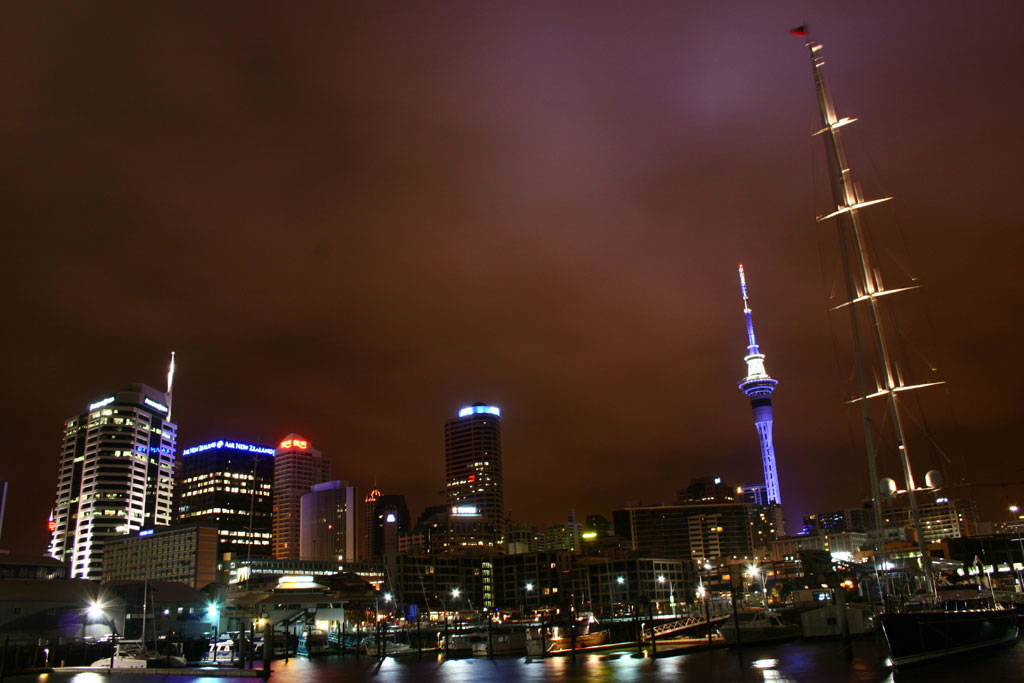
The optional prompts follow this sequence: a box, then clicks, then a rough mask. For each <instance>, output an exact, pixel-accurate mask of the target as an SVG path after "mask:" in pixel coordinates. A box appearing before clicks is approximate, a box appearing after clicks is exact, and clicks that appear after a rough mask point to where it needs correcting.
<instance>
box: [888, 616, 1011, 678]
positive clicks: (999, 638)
mask: <svg viewBox="0 0 1024 683" xmlns="http://www.w3.org/2000/svg"><path fill="white" fill-rule="evenodd" d="M880 620H881V622H882V630H883V632H884V633H885V640H886V642H887V643H888V645H889V652H890V653H891V654H892V660H893V663H894V664H895V665H896V666H897V667H898V666H903V665H906V664H914V663H916V662H924V661H928V660H930V659H937V658H939V657H946V656H949V655H955V654H960V653H963V652H970V651H972V650H978V649H981V648H984V647H991V646H994V645H1002V644H1004V643H1012V642H1013V641H1015V640H1016V639H1017V635H1018V626H1017V614H1016V612H1015V611H1014V610H1009V609H1006V610H994V609H978V610H962V611H955V612H954V611H950V612H944V611H938V610H937V611H922V612H904V613H886V614H883V615H881V617H880Z"/></svg>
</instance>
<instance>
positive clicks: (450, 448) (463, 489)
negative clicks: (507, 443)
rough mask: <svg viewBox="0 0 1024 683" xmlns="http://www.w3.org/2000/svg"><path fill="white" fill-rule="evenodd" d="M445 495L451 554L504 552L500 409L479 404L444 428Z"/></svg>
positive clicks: (466, 410) (503, 496)
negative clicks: (449, 517)
mask: <svg viewBox="0 0 1024 683" xmlns="http://www.w3.org/2000/svg"><path fill="white" fill-rule="evenodd" d="M444 447H445V448H444V450H445V496H446V501H447V503H448V505H449V508H450V510H451V513H452V516H453V519H452V527H451V531H452V536H451V544H452V549H454V550H458V549H460V548H463V549H467V548H472V547H477V548H491V549H501V548H502V547H503V545H504V540H505V493H504V485H503V483H502V476H501V410H500V409H499V408H497V407H496V406H489V405H486V404H484V403H475V404H473V405H472V406H470V407H468V408H463V409H462V410H460V411H459V416H458V417H457V418H456V419H454V420H450V421H449V422H447V423H445V426H444Z"/></svg>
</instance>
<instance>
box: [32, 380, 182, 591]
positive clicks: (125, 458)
mask: <svg viewBox="0 0 1024 683" xmlns="http://www.w3.org/2000/svg"><path fill="white" fill-rule="evenodd" d="M168 411H169V407H168V402H167V396H166V395H165V394H164V392H162V391H158V390H156V389H154V388H152V387H150V386H147V385H145V384H132V385H131V386H129V387H128V388H126V389H124V390H122V391H118V392H116V393H114V394H111V395H109V396H105V397H103V398H100V399H99V400H97V401H95V402H93V403H91V404H90V405H89V406H88V408H87V409H86V410H85V411H84V412H82V413H81V414H79V415H77V416H75V417H72V418H69V419H68V420H66V421H65V423H64V436H63V440H62V443H61V449H60V464H59V468H58V475H57V493H56V497H55V501H54V506H53V511H52V513H51V516H50V521H51V523H52V527H53V528H52V532H51V537H50V546H49V555H50V556H51V557H53V558H55V559H58V560H60V561H62V562H66V563H67V564H68V565H69V567H70V574H71V577H72V578H81V579H92V580H99V579H100V578H101V577H102V576H103V558H104V547H105V545H106V544H107V542H108V541H110V540H113V539H116V538H119V537H121V536H125V535H130V534H137V533H138V532H139V531H141V530H142V529H144V528H152V527H154V526H166V525H168V524H170V523H171V519H172V509H171V506H172V504H173V495H174V448H175V440H176V433H177V427H176V426H175V425H174V424H173V423H172V422H170V421H169V420H168V419H167V415H168Z"/></svg>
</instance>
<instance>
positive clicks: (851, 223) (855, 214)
mask: <svg viewBox="0 0 1024 683" xmlns="http://www.w3.org/2000/svg"><path fill="white" fill-rule="evenodd" d="M792 33H793V34H794V35H798V36H802V37H803V38H804V39H805V42H804V45H805V47H807V49H808V50H809V52H810V59H811V67H812V70H813V73H814V85H815V90H816V93H817V100H818V108H819V112H820V115H821V129H820V130H819V131H818V132H817V133H816V135H821V137H822V139H823V140H824V142H825V150H826V157H827V165H828V172H829V180H830V186H831V191H832V199H833V201H834V204H833V206H832V207H830V211H829V213H828V214H827V215H825V216H822V217H820V218H819V220H821V221H825V220H834V221H835V222H836V227H837V234H838V238H839V250H840V256H841V261H842V272H843V277H844V280H845V293H846V300H845V301H844V302H842V303H841V304H840V305H839V306H837V307H836V308H841V309H844V310H845V312H847V313H848V315H849V317H850V327H851V330H852V333H853V347H854V359H855V368H856V381H857V385H858V386H857V396H856V398H855V399H854V400H853V401H852V403H858V404H859V407H860V409H861V413H862V422H863V424H864V434H865V446H866V449H865V450H866V454H867V464H868V476H869V480H870V484H871V500H872V507H873V513H874V516H875V525H874V526H875V528H876V529H878V530H882V529H883V528H884V527H883V523H882V519H883V517H882V507H881V505H882V500H883V498H891V497H892V496H893V495H895V494H897V493H898V494H899V495H906V500H907V502H908V507H909V511H910V519H911V522H912V525H913V529H914V536H915V540H916V543H917V552H918V556H919V558H920V559H919V562H920V566H919V568H918V569H919V571H918V572H917V573H918V579H919V581H920V584H921V586H922V590H921V593H920V594H918V595H915V596H914V597H913V598H911V599H909V600H908V599H906V596H901V595H899V594H898V593H897V591H895V590H894V589H893V588H892V587H891V586H889V587H886V588H883V591H884V592H885V595H884V598H885V609H884V610H883V611H882V612H881V613H880V614H879V615H878V622H879V623H880V624H881V627H882V631H883V633H884V635H885V641H886V643H887V645H888V647H889V652H890V654H891V659H892V661H893V663H894V665H895V666H896V667H900V666H904V665H907V664H913V663H916V662H924V661H928V660H932V659H937V658H941V657H947V656H950V655H955V654H960V653H965V652H971V651H974V650H979V649H982V648H987V647H992V646H996V645H1002V644H1008V643H1012V642H1014V641H1016V640H1017V638H1018V636H1019V628H1018V624H1017V614H1016V611H1015V610H1013V609H1006V608H1004V607H1003V606H1001V605H999V604H997V603H996V602H995V601H994V600H988V601H986V600H985V599H984V598H983V597H982V596H980V595H979V593H978V592H976V591H974V592H972V593H971V594H970V596H969V597H970V599H959V598H960V597H963V596H956V597H954V596H953V594H952V593H946V594H945V595H944V594H943V593H944V591H943V590H941V589H939V588H938V587H937V585H936V577H935V572H934V571H933V569H934V568H933V566H932V558H931V555H930V554H929V552H928V548H927V547H926V545H925V538H924V531H923V525H922V524H921V518H920V513H919V510H918V503H917V495H919V492H922V491H932V492H934V491H937V490H938V489H939V485H938V484H936V483H935V482H934V480H932V481H929V480H930V479H931V478H930V477H926V478H925V483H926V486H925V487H923V488H918V487H917V485H916V484H915V479H914V474H913V468H912V465H911V458H910V445H909V444H908V440H907V430H906V429H905V424H906V422H905V419H904V412H905V411H904V406H903V404H902V395H903V392H906V391H910V390H915V389H923V388H926V387H930V386H934V385H937V384H941V383H942V382H939V381H932V382H924V383H919V384H906V383H904V376H903V371H902V369H901V368H900V367H898V366H897V365H896V364H895V363H894V360H893V358H892V357H891V355H890V340H889V338H888V336H887V330H886V327H887V325H886V317H885V316H883V315H882V313H881V311H880V303H879V300H880V299H881V298H882V297H884V296H887V295H890V294H896V293H899V292H904V291H908V290H912V289H915V288H916V285H914V286H906V287H901V288H896V289H886V288H885V287H884V286H883V284H882V280H881V276H880V274H879V271H878V269H877V268H876V266H875V265H874V264H873V263H871V262H870V257H871V255H872V254H873V252H872V251H871V250H870V249H869V247H868V242H867V239H866V235H865V232H864V230H863V229H862V227H861V223H860V214H861V212H862V211H863V210H865V209H867V208H869V207H872V206H875V205H877V204H880V203H882V202H885V201H887V200H888V199H890V197H882V198H878V199H867V198H865V197H864V196H863V195H862V193H861V190H860V187H859V186H858V185H857V184H856V183H855V182H854V178H853V175H852V172H851V168H850V164H849V162H848V160H847V157H846V153H845V151H844V149H843V145H842V142H841V139H840V129H841V128H843V127H844V126H846V125H848V124H851V123H854V122H855V121H856V119H854V118H849V117H842V118H840V117H839V116H837V114H836V110H835V105H834V104H833V102H832V98H831V95H830V94H829V91H828V89H827V87H826V85H825V78H824V64H825V60H824V56H823V53H822V45H821V44H820V43H817V42H815V41H813V40H811V39H810V38H808V37H807V27H806V26H801V27H799V28H797V29H794V30H793V31H792ZM862 310H863V311H865V312H866V318H867V319H866V321H864V322H861V321H859V316H860V315H862V314H861V313H860V311H862ZM862 334H864V336H865V338H866V339H868V340H870V341H868V342H867V343H868V344H870V346H871V347H872V349H873V351H874V352H875V354H877V355H876V356H875V358H874V361H873V363H871V364H869V363H868V362H867V361H866V359H865V351H864V343H865V342H864V341H863V340H862V338H861V335H862ZM872 375H874V376H875V377H877V386H875V387H870V388H869V386H868V378H869V377H871V376H872ZM874 399H880V400H883V401H885V402H886V416H885V417H886V419H885V420H884V421H878V422H877V423H876V422H875V421H874V420H873V417H872V413H871V408H870V407H869V406H870V402H871V401H872V400H874ZM882 422H887V423H888V428H889V429H891V431H892V433H891V436H892V437H893V441H892V446H891V448H890V449H888V450H890V451H892V450H894V451H895V453H896V458H897V460H898V462H899V467H900V470H901V471H902V474H903V487H904V490H903V491H896V484H895V482H894V481H893V480H891V479H889V480H886V481H887V482H888V483H887V484H886V486H887V487H888V489H889V490H888V491H886V490H884V488H883V486H882V484H881V482H880V480H879V479H878V473H877V470H876V467H877V465H876V455H877V452H876V451H877V450H878V449H877V446H878V445H879V444H880V441H876V439H877V437H878V435H879V433H880V428H879V426H878V424H881V423H882ZM876 549H877V551H878V554H879V555H880V556H881V557H875V558H874V562H875V566H876V568H877V569H878V570H879V572H880V573H881V572H885V571H886V569H885V565H886V563H885V557H884V555H885V544H884V540H879V541H877V542H876ZM883 583H884V582H883Z"/></svg>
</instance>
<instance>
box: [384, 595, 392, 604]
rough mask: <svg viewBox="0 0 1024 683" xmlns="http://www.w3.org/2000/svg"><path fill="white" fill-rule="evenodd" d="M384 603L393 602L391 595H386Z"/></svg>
mask: <svg viewBox="0 0 1024 683" xmlns="http://www.w3.org/2000/svg"><path fill="white" fill-rule="evenodd" d="M384 602H391V593H385V594H384Z"/></svg>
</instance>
